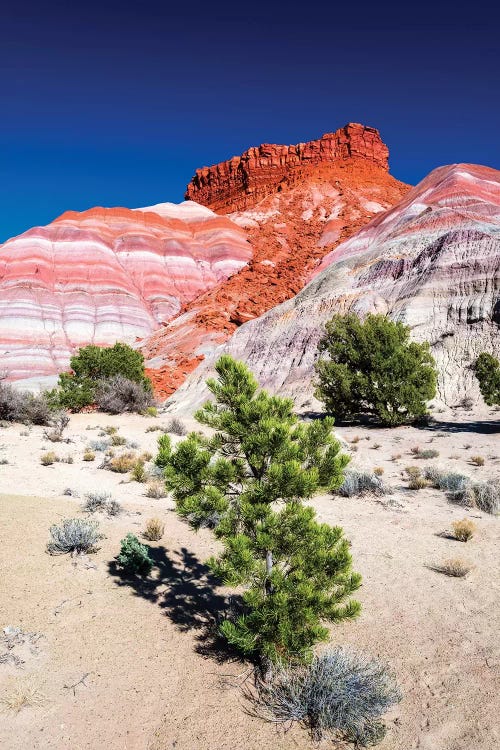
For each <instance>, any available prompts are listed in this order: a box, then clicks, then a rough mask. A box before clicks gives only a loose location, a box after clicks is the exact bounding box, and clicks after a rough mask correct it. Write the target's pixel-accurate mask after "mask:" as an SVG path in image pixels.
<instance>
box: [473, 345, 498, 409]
mask: <svg viewBox="0 0 500 750" xmlns="http://www.w3.org/2000/svg"><path fill="white" fill-rule="evenodd" d="M474 372H475V374H476V378H477V379H478V381H479V388H480V390H481V394H482V396H483V399H484V401H485V403H486V404H488V406H495V404H500V362H499V360H498V359H497V358H496V357H493V355H491V354H488V353H487V352H483V353H482V354H480V355H479V357H478V358H477V360H476V362H475V363H474Z"/></svg>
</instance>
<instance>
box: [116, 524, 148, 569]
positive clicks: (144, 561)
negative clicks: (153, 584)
mask: <svg viewBox="0 0 500 750" xmlns="http://www.w3.org/2000/svg"><path fill="white" fill-rule="evenodd" d="M120 544H121V549H120V554H119V555H118V557H117V558H116V560H117V562H118V564H119V565H120V567H122V568H123V569H124V570H126V571H128V572H129V573H139V574H141V575H149V573H150V572H151V568H152V567H153V561H152V560H151V558H150V557H149V548H148V547H146V545H145V544H141V543H140V541H139V540H138V539H137V537H136V536H135V535H134V534H127V536H126V537H125V539H122V540H121V542H120Z"/></svg>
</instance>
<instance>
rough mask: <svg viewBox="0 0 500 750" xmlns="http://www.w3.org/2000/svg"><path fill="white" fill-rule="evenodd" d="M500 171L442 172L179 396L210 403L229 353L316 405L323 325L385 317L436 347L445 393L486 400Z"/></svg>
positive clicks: (453, 398)
mask: <svg viewBox="0 0 500 750" xmlns="http://www.w3.org/2000/svg"><path fill="white" fill-rule="evenodd" d="M499 289H500V172H498V171H496V170H493V169H490V168H488V167H480V166H475V165H470V164H458V165H452V166H449V167H442V168H439V169H436V170H435V171H433V172H432V173H431V174H430V175H429V176H428V177H427V178H426V179H424V180H423V181H422V182H421V183H420V184H419V185H418V186H417V187H415V188H413V189H412V190H411V191H410V192H409V193H408V194H407V195H406V196H405V197H404V198H403V199H402V200H401V202H400V203H399V204H398V205H396V206H395V207H394V208H392V209H391V210H389V211H386V212H384V213H382V214H378V215H377V216H376V217H375V218H374V219H373V220H372V221H371V222H370V223H369V224H368V225H367V226H366V227H365V228H363V229H361V230H360V231H359V232H358V233H357V234H355V235H354V236H353V237H351V238H350V239H348V240H347V241H346V242H343V243H342V244H340V245H338V246H337V247H336V248H335V249H334V250H333V251H332V252H330V253H329V254H328V255H326V257H325V258H324V259H323V260H322V262H321V264H320V265H319V266H318V267H317V268H316V269H315V270H314V271H313V272H312V280H311V281H310V282H309V283H308V284H307V286H305V288H304V289H303V290H302V291H301V292H299V294H297V296H295V297H294V298H293V299H290V300H288V301H287V302H285V303H283V304H282V305H279V306H278V307H275V308H273V309H272V310H270V311H269V312H267V313H266V314H265V315H263V316H262V317H260V318H258V319H256V320H252V321H251V322H249V323H246V324H245V325H243V326H241V327H240V328H239V329H238V330H237V331H236V332H235V333H234V335H233V336H232V338H231V339H230V340H229V341H228V342H227V344H226V345H225V346H221V347H219V349H218V350H217V351H216V352H212V353H211V354H210V356H208V357H207V359H206V361H205V362H203V364H202V365H200V366H199V367H198V368H197V369H196V371H195V372H194V373H192V375H191V376H190V377H189V378H188V380H187V381H186V383H185V384H184V385H183V386H182V387H181V388H180V389H179V390H178V391H177V393H176V394H175V396H174V397H173V400H172V402H173V404H175V405H177V407H182V408H184V409H186V408H192V407H193V406H194V405H196V404H197V403H199V402H200V401H202V400H203V398H205V397H206V395H207V394H206V390H205V388H204V381H205V378H206V377H207V375H208V373H209V372H210V368H211V365H212V364H213V361H214V359H215V358H216V357H217V356H219V355H220V353H222V352H228V353H229V354H231V355H232V356H234V357H236V358H237V359H242V360H244V361H245V362H247V363H248V365H249V366H250V367H251V368H252V370H253V371H254V373H255V374H256V376H257V378H258V380H259V382H260V383H261V384H262V385H263V386H265V387H270V388H271V389H272V390H273V391H278V392H282V393H289V394H293V395H294V396H295V397H296V398H297V399H298V400H299V402H301V403H302V404H303V405H305V404H307V403H308V402H309V403H311V397H312V391H313V387H312V379H313V374H314V371H313V365H314V361H315V358H316V356H317V343H318V340H319V338H320V336H321V335H322V331H323V326H324V323H325V321H326V320H328V319H329V318H330V317H331V316H332V315H333V314H334V313H335V312H339V311H340V312H344V311H348V310H353V311H355V312H358V313H359V314H361V315H363V314H364V313H367V312H382V313H384V314H389V315H390V316H391V317H392V318H394V319H398V320H402V321H403V322H405V323H407V324H408V325H410V327H411V330H412V336H413V337H414V338H415V339H416V340H419V341H423V340H427V341H429V342H430V343H431V346H432V353H433V355H434V356H435V358H436V361H437V365H438V369H439V373H440V375H439V396H440V398H441V399H443V400H444V401H445V402H446V403H448V404H449V405H452V404H454V403H456V402H457V400H458V399H459V398H461V397H464V396H473V397H478V389H477V384H476V383H475V378H474V376H473V374H472V372H471V370H470V368H469V365H470V363H471V362H472V361H474V359H475V358H476V356H477V355H478V354H479V352H481V351H483V350H486V351H490V352H494V353H496V355H497V356H498V354H499V352H500V292H499Z"/></svg>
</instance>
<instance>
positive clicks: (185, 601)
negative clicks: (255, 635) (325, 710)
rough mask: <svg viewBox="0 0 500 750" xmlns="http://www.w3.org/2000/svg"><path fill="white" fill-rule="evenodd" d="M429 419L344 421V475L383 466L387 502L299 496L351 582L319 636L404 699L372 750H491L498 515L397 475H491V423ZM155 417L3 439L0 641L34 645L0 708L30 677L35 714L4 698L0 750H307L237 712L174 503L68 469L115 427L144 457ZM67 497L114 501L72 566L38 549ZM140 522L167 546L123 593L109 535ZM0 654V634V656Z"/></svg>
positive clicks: (83, 419) (197, 559)
mask: <svg viewBox="0 0 500 750" xmlns="http://www.w3.org/2000/svg"><path fill="white" fill-rule="evenodd" d="M483 416H484V421H478V419H479V417H481V418H482V417H483ZM437 418H438V419H439V420H440V423H439V424H437V425H436V426H435V427H433V428H432V429H426V430H418V429H415V428H409V427H402V428H398V429H395V430H379V429H367V428H340V429H339V435H340V436H341V437H342V438H343V439H344V440H346V442H347V444H348V445H349V446H350V449H351V448H352V449H353V451H352V465H353V466H354V467H355V468H358V467H359V468H366V469H372V468H373V467H375V466H381V467H382V468H383V469H384V479H385V481H386V482H387V484H388V485H390V486H391V487H392V488H393V490H394V492H393V494H392V495H390V496H387V497H386V498H384V499H383V502H381V501H379V500H378V499H376V498H363V499H359V498H352V499H341V498H334V497H331V496H321V497H318V498H315V499H314V501H313V505H314V507H315V508H316V510H317V512H318V516H319V517H320V519H321V520H324V521H327V522H329V523H332V524H340V525H342V526H343V527H344V528H345V531H346V534H347V536H348V537H349V539H350V540H351V542H352V553H353V557H354V561H355V568H356V569H357V570H359V571H360V572H361V573H362V575H363V586H362V588H361V590H360V592H359V599H360V601H361V602H362V604H363V612H362V615H361V617H360V618H359V620H358V621H357V622H355V623H349V624H345V625H342V626H340V627H337V628H334V629H333V630H332V641H333V642H334V643H344V644H345V643H347V644H351V645H353V646H355V647H356V648H361V649H364V650H366V651H367V652H369V653H370V654H373V655H376V656H379V657H381V658H383V659H384V660H386V661H387V662H388V663H389V665H390V666H391V668H392V669H393V670H394V671H395V673H396V674H397V676H398V680H399V682H400V685H401V687H402V690H403V693H404V699H403V701H402V703H401V704H400V705H399V706H398V707H397V708H396V709H395V710H393V711H392V713H391V714H389V716H388V717H387V718H388V727H389V732H388V735H387V737H386V739H385V740H384V741H383V743H381V745H379V747H380V748H381V750H413V749H416V748H419V749H422V750H471V749H472V748H474V750H493V749H494V748H497V747H498V746H499V744H500V726H499V720H498V716H499V710H498V709H499V704H498V695H499V688H500V679H499V672H500V644H499V637H498V633H499V625H500V616H499V604H498V602H499V593H500V580H499V575H498V571H499V565H498V563H499V547H500V545H499V537H500V532H499V520H498V519H497V518H494V517H492V516H488V515H486V514H483V513H480V512H477V511H472V510H464V509H463V508H457V507H456V506H453V505H451V504H450V503H448V502H447V500H446V497H445V495H444V494H443V493H441V492H439V491H436V490H433V489H424V490H421V491H419V492H411V491H409V490H408V489H407V487H406V483H405V481H404V480H403V478H402V471H403V469H404V467H405V466H408V465H420V466H421V465H422V464H430V463H432V464H435V465H436V466H440V467H446V468H450V470H457V471H461V472H463V473H465V474H469V475H470V476H474V477H477V478H478V479H488V478H496V479H499V477H500V433H499V432H498V430H499V428H500V425H499V422H498V412H496V413H495V412H491V411H490V412H487V413H485V414H484V415H479V416H478V415H477V414H476V415H475V421H474V420H473V419H472V418H471V413H470V412H460V413H458V414H455V415H447V417H446V419H445V417H444V415H441V414H439V415H437ZM495 420H496V421H495ZM166 421H167V419H166V417H162V416H160V417H159V418H158V419H154V418H143V417H139V416H132V415H126V416H120V417H109V416H106V415H102V414H91V415H75V416H73V417H72V418H71V423H70V426H69V428H68V430H67V432H66V433H65V434H66V435H67V437H69V438H70V440H71V442H70V443H67V444H66V443H61V444H52V443H49V442H48V441H47V440H46V439H44V437H43V432H44V429H43V428H40V427H33V428H31V429H30V430H27V429H26V428H24V427H23V426H20V425H11V426H8V427H7V428H3V429H0V461H2V459H6V460H7V461H8V463H7V464H0V493H2V494H0V573H1V577H0V635H1V629H3V628H5V627H7V626H14V627H20V628H22V630H24V631H27V632H30V633H37V634H40V637H39V638H38V640H36V641H35V642H34V644H32V645H31V647H30V646H29V644H28V645H25V646H16V647H15V648H14V649H12V651H10V653H11V654H12V653H13V654H15V655H18V656H19V657H20V658H21V659H22V660H23V662H24V663H23V664H22V665H20V666H15V665H14V664H12V663H8V664H2V663H0V701H4V700H6V699H8V698H9V697H11V696H12V695H13V694H14V692H15V690H16V689H17V688H21V689H25V688H26V686H27V685H28V684H29V686H30V687H31V688H32V689H34V690H35V691H36V692H37V695H38V697H39V699H40V703H41V705H39V706H33V707H29V708H23V709H22V710H21V711H20V712H19V713H15V712H14V711H13V710H11V709H8V708H6V707H5V706H4V704H3V703H2V704H0V711H1V717H0V747H1V748H2V750H3V749H5V750H21V749H22V750H31V749H33V750H38V749H40V750H42V749H43V750H45V748H47V749H48V748H52V749H54V750H63V749H66V748H69V747H71V748H73V749H74V750H99V749H100V748H106V749H107V750H118V749H120V750H123V749H125V750H146V749H147V750H167V749H170V748H176V750H220V749H224V750H225V749H227V750H229V749H231V750H232V749H233V748H242V749H244V750H261V749H262V748H276V749H277V750H289V749H290V750H291V748H300V749H304V750H305V748H310V747H311V746H312V744H311V742H310V740H309V738H308V736H307V734H306V733H305V732H304V731H303V730H301V729H300V728H294V729H293V730H291V731H290V732H288V733H287V734H282V733H278V732H276V730H275V729H274V727H272V726H271V725H269V724H265V723H263V722H262V721H261V720H259V719H257V718H254V717H252V716H250V715H249V714H248V713H247V709H248V708H249V706H248V704H247V703H246V701H245V699H244V697H243V695H242V692H241V689H240V687H238V684H239V682H241V679H242V676H243V677H244V676H245V674H246V672H247V667H246V666H245V665H244V664H241V663H237V662H228V661H221V660H220V659H218V658H217V655H216V654H214V653H212V652H210V650H209V649H208V648H207V647H206V641H205V640H204V639H203V632H204V623H205V622H206V621H207V619H209V618H210V616H211V613H212V612H214V611H216V610H217V609H219V608H220V607H221V606H223V595H224V593H225V592H224V591H223V590H222V589H217V588H216V587H215V586H214V582H213V581H212V580H211V579H210V577H209V575H207V570H206V568H205V567H204V565H203V562H204V560H206V558H207V557H208V556H209V555H210V554H211V553H212V552H213V551H214V550H215V544H214V541H213V537H212V535H211V533H210V532H209V531H205V532H201V533H199V534H195V533H194V532H192V531H191V530H190V529H189V528H188V527H187V526H186V525H185V524H184V523H182V522H181V521H179V519H178V518H177V517H176V515H175V513H174V512H173V507H172V503H171V501H170V500H168V499H159V500H156V499H150V498H147V497H145V495H144V485H142V484H139V483H137V482H131V481H129V478H128V476H127V475H125V476H124V475H120V474H114V473H112V472H110V471H105V470H102V469H99V468H98V465H99V463H100V461H99V460H96V461H95V462H94V463H87V462H83V460H82V456H83V452H84V449H85V446H86V445H87V444H88V443H89V442H90V441H91V440H96V439H100V438H98V432H99V427H98V426H99V425H101V426H104V425H113V426H119V428H120V430H119V431H120V434H121V435H123V436H124V437H126V438H127V439H128V440H130V441H133V442H135V443H137V444H138V448H137V450H149V451H151V452H154V451H155V446H156V440H157V437H158V435H159V434H160V433H159V432H146V429H147V428H148V427H149V426H150V425H154V424H165V422H166ZM186 423H187V420H186ZM356 436H359V438H360V440H359V441H358V442H356V443H352V442H351V441H352V439H353V437H356ZM415 445H420V446H421V447H426V448H427V447H432V448H435V449H436V450H438V451H439V457H437V458H435V459H432V460H431V461H420V460H418V459H415V458H414V457H413V456H412V454H411V447H412V446H415ZM354 449H357V450H354ZM44 450H55V451H56V452H57V453H58V454H59V455H61V456H67V455H69V454H71V455H72V456H73V459H74V463H73V464H66V463H57V464H54V465H53V466H42V465H41V464H40V455H41V454H42V452H43V451H44ZM117 451H118V452H119V451H120V449H119V448H118V449H117ZM473 455H482V456H483V457H484V459H485V464H484V466H482V467H474V466H473V465H471V462H470V457H471V456H473ZM397 456H400V457H399V458H398V457H397ZM393 457H394V458H393ZM499 481H500V479H499ZM66 488H71V489H72V490H74V491H76V492H78V494H79V495H80V496H83V494H84V493H85V492H87V491H91V490H107V491H109V492H111V493H112V495H113V497H115V498H116V499H117V500H119V501H120V502H121V503H122V505H123V507H124V512H123V513H122V514H121V515H120V516H118V517H116V518H108V517H106V516H104V515H102V514H101V515H100V516H99V520H100V523H101V529H102V531H103V533H104V534H105V537H106V538H105V539H103V541H102V543H101V548H100V549H99V551H98V552H97V553H96V554H94V555H91V556H88V557H87V558H84V559H81V560H78V561H76V560H74V559H71V558H70V557H68V556H61V557H51V556H49V555H48V554H46V553H45V544H46V542H47V540H48V529H49V527H50V525H51V524H53V523H57V522H59V521H60V520H62V519H63V518H65V517H72V516H79V515H81V513H82V512H81V509H80V505H81V497H80V498H77V497H70V496H65V495H63V492H64V490H65V489H66ZM152 516H158V517H160V518H161V519H162V520H163V521H164V523H165V535H164V537H163V539H162V540H161V541H160V542H156V543H150V544H151V546H152V548H153V549H154V552H153V554H154V558H155V561H156V563H157V566H156V568H155V570H154V573H153V575H152V576H151V578H150V580H149V581H147V582H146V583H144V584H142V585H140V584H134V585H133V584H131V583H130V582H129V581H127V580H126V579H124V578H123V577H122V576H121V575H120V574H119V572H118V571H117V570H116V569H115V567H114V565H113V562H112V560H113V557H114V556H115V555H116V554H117V552H118V549H119V540H120V539H121V538H122V537H123V536H124V535H125V534H126V533H127V532H129V531H131V532H133V533H135V534H137V535H138V536H139V535H140V533H141V530H142V528H143V527H144V524H145V521H146V520H147V519H148V518H150V517H152ZM464 517H470V518H473V520H474V522H475V523H476V525H477V533H476V536H475V537H474V538H473V539H472V540H471V541H470V542H468V543H467V544H466V545H465V544H463V543H459V542H457V541H454V540H453V539H450V538H447V537H446V535H444V536H443V535H442V532H446V531H447V530H449V529H450V524H451V522H452V521H453V520H455V519H459V518H464ZM457 556H459V557H462V558H463V559H465V560H467V561H468V562H470V564H471V565H472V566H473V567H472V571H471V573H470V574H469V575H468V576H467V578H465V579H455V578H449V577H447V576H444V575H441V574H439V573H436V572H435V571H434V570H432V569H431V568H430V567H428V566H432V565H433V564H435V563H439V562H442V561H443V560H444V559H445V558H448V557H457ZM4 651H5V648H4V644H3V643H2V642H1V641H0V657H1V655H2V653H3V652H4ZM0 662H1V659H0ZM84 676H85V679H84V680H83V681H82V682H80V680H82V678H83V677H84ZM72 686H74V687H72ZM2 706H3V708H2ZM326 746H327V745H325V747H326Z"/></svg>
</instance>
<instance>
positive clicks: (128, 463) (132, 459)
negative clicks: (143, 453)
mask: <svg viewBox="0 0 500 750" xmlns="http://www.w3.org/2000/svg"><path fill="white" fill-rule="evenodd" d="M136 462H137V456H136V454H135V453H132V452H130V451H129V452H127V453H120V455H119V456H114V457H113V458H111V460H110V461H109V462H108V464H107V468H108V469H109V470H110V471H114V472H116V473H117V474H128V472H129V471H132V469H133V468H134V466H135V465H136Z"/></svg>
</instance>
